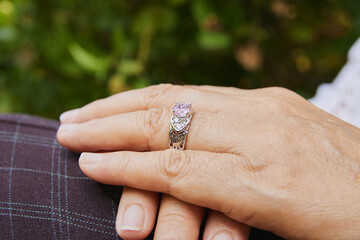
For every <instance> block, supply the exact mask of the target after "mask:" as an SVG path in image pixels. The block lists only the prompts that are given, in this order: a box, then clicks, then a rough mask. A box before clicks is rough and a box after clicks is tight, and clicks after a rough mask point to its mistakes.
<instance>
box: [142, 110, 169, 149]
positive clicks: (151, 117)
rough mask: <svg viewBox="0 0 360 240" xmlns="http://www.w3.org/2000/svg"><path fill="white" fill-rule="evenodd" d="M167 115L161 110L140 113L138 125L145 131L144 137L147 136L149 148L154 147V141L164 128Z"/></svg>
mask: <svg viewBox="0 0 360 240" xmlns="http://www.w3.org/2000/svg"><path fill="white" fill-rule="evenodd" d="M166 115H167V114H166V111H165V110H164V109H159V108H150V109H149V110H147V111H145V112H139V117H138V118H137V119H138V122H139V124H138V125H139V126H140V127H141V128H142V129H143V131H144V134H143V136H145V138H146V140H147V142H148V146H149V147H151V146H152V139H154V137H155V136H156V135H157V133H158V132H159V131H160V130H161V128H162V127H163V126H162V125H163V123H164V122H165V118H166ZM150 149H151V148H150Z"/></svg>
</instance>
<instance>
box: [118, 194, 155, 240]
mask: <svg viewBox="0 0 360 240" xmlns="http://www.w3.org/2000/svg"><path fill="white" fill-rule="evenodd" d="M158 203H159V194H158V193H154V192H147V191H142V190H137V189H132V188H128V187H124V190H123V193H122V196H121V199H120V205H119V209H118V215H117V218H116V231H117V233H118V235H119V236H120V237H121V238H123V239H145V238H146V237H147V236H148V235H149V234H150V233H151V231H152V230H153V228H154V225H155V221H156V213H157V208H158Z"/></svg>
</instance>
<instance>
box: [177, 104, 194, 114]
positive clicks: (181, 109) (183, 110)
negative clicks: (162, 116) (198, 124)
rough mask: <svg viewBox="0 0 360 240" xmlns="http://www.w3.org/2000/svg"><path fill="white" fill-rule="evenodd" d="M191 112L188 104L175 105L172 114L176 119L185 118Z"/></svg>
mask: <svg viewBox="0 0 360 240" xmlns="http://www.w3.org/2000/svg"><path fill="white" fill-rule="evenodd" d="M190 111H191V105H190V104H188V103H176V104H175V106H174V112H175V115H176V116H177V117H186V114H187V113H189V112H190Z"/></svg>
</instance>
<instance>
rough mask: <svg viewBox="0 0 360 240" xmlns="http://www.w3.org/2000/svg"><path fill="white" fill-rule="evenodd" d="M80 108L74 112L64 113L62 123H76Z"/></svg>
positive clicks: (61, 117) (61, 118) (61, 116)
mask: <svg viewBox="0 0 360 240" xmlns="http://www.w3.org/2000/svg"><path fill="white" fill-rule="evenodd" d="M79 110H80V109H79V108H76V109H73V110H69V111H66V112H63V113H62V114H61V115H60V117H59V119H60V122H61V123H72V122H75V120H76V116H77V115H78V113H79Z"/></svg>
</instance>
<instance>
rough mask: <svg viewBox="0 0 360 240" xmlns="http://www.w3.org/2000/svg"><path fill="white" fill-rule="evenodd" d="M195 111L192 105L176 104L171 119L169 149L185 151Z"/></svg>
mask: <svg viewBox="0 0 360 240" xmlns="http://www.w3.org/2000/svg"><path fill="white" fill-rule="evenodd" d="M193 114H194V110H193V108H192V106H191V104H190V103H184V102H176V103H175V106H174V107H173V115H172V116H171V119H170V130H169V137H170V140H169V148H171V149H177V150H184V149H185V142H186V137H187V133H188V132H189V128H190V123H191V119H192V116H193Z"/></svg>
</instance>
